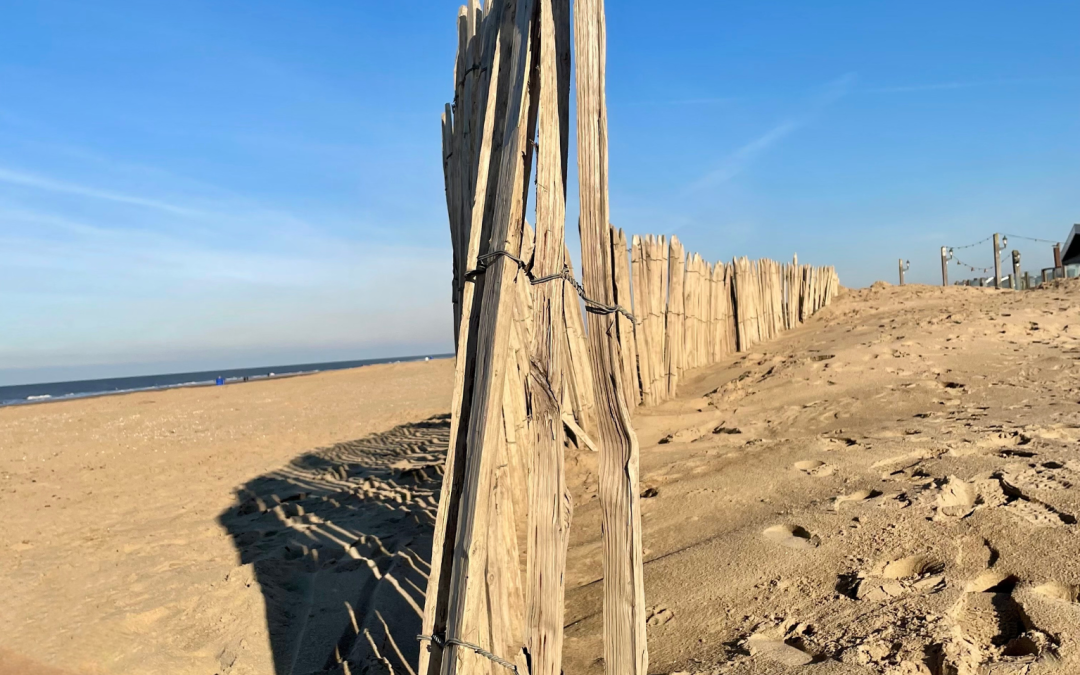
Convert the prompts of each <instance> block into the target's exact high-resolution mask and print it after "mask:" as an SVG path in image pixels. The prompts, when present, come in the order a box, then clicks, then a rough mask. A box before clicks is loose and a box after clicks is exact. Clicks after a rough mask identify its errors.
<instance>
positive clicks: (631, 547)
mask: <svg viewBox="0 0 1080 675" xmlns="http://www.w3.org/2000/svg"><path fill="white" fill-rule="evenodd" d="M604 24H605V18H604V2H603V0H575V3H574V37H575V40H576V50H575V53H576V55H577V63H576V73H577V140H578V180H579V190H578V192H579V195H580V199H581V217H580V221H579V225H578V227H579V229H580V231H581V258H582V260H581V267H582V281H583V284H582V285H583V287H584V289H585V294H586V295H587V296H588V297H589V298H591V299H592V300H594V301H595V302H598V303H601V304H604V305H609V306H611V305H613V304H614V302H615V291H614V288H613V275H612V260H611V246H610V244H609V241H610V235H609V229H608V228H609V222H610V220H609V216H608V214H609V206H608V143H607V102H606V98H605V86H606V83H605V67H606V65H605V61H606V59H607V36H606V28H605V25H604ZM588 318H589V354H590V356H591V357H592V363H593V382H594V383H595V395H596V402H597V409H598V410H603V411H604V414H601V415H598V416H597V417H598V425H597V426H598V432H597V436H596V441H597V442H598V444H599V445H600V472H599V473H600V490H599V496H600V508H601V514H602V519H603V549H604V553H603V556H604V662H605V668H606V671H607V672H608V673H609V674H610V675H646V673H647V671H648V660H649V657H648V646H647V644H646V641H645V587H644V583H643V572H642V546H641V511H640V508H639V505H638V499H639V496H638V441H637V436H636V435H635V433H634V430H633V427H631V425H630V411H629V409H628V407H627V405H626V400H625V399H624V398H623V391H625V387H624V386H623V385H622V383H621V379H622V368H621V358H620V355H619V342H618V340H617V339H616V338H615V334H614V331H612V330H611V328H612V322H613V321H614V318H613V317H612V316H611V315H610V314H599V313H596V312H595V311H594V312H590V313H589V317H588Z"/></svg>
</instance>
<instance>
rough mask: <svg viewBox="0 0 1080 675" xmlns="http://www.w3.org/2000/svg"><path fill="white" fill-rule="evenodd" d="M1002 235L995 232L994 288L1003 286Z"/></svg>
mask: <svg viewBox="0 0 1080 675" xmlns="http://www.w3.org/2000/svg"><path fill="white" fill-rule="evenodd" d="M1000 243H1001V235H1000V234H998V233H997V232H995V233H994V288H1001V246H1000Z"/></svg>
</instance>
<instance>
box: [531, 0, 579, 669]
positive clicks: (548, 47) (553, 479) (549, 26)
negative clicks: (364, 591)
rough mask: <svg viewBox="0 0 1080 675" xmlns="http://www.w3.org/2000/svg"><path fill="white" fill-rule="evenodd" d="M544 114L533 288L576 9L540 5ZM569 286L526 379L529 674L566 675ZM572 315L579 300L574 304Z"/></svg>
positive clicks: (546, 297)
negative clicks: (564, 406) (565, 428)
mask: <svg viewBox="0 0 1080 675" xmlns="http://www.w3.org/2000/svg"><path fill="white" fill-rule="evenodd" d="M539 24H540V25H539V31H538V32H539V44H538V49H537V50H536V51H537V52H538V55H539V58H538V61H539V78H538V83H537V84H538V94H539V110H538V139H539V142H538V144H537V145H538V150H537V156H536V184H537V191H536V194H537V199H536V243H535V247H534V253H533V259H532V275H533V278H534V279H543V278H545V277H546V278H551V277H554V276H555V275H557V274H559V273H560V272H562V271H563V270H564V269H566V264H565V263H566V241H565V236H564V232H565V224H566V168H567V157H568V148H569V146H568V137H567V130H568V125H569V104H568V100H569V94H570V2H569V0H540V11H539ZM567 287H569V284H568V283H566V281H565V280H563V279H553V280H551V281H547V282H543V283H540V284H537V286H536V287H535V291H534V292H535V297H534V306H533V315H532V321H533V339H532V344H531V350H530V351H531V355H530V359H529V361H530V368H529V378H528V391H529V405H530V412H531V421H530V431H531V436H530V439H529V440H530V441H531V443H530V447H529V450H530V451H531V453H530V456H529V458H530V462H529V472H528V476H529V480H528V488H527V494H528V511H527V512H528V527H527V542H528V544H527V547H528V549H527V550H528V553H527V563H526V574H525V601H526V622H525V644H526V647H527V648H528V650H529V657H530V658H529V661H530V666H531V675H560V673H561V672H562V647H563V623H564V622H563V616H564V606H565V576H566V575H565V570H566V549H567V544H568V543H569V541H570V520H571V513H572V505H571V500H570V492H569V490H568V489H567V487H566V470H565V464H566V462H565V457H564V442H565V434H564V431H563V415H562V403H563V400H564V393H563V387H564V379H565V378H564V370H563V369H564V363H563V359H562V357H563V355H564V353H565V352H566V350H565V349H564V345H568V342H567V335H566V313H565V310H564V307H563V303H564V302H565V300H566V293H565V290H566V288H567ZM571 298H572V301H573V303H574V309H575V310H576V309H577V297H576V296H574V295H571Z"/></svg>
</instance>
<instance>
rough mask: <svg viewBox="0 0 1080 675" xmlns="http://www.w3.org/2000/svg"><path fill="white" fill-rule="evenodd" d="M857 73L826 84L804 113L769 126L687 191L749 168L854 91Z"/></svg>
mask: <svg viewBox="0 0 1080 675" xmlns="http://www.w3.org/2000/svg"><path fill="white" fill-rule="evenodd" d="M855 80H856V76H855V74H854V73H848V74H846V75H844V76H842V77H839V78H837V79H835V80H833V81H832V82H829V83H828V84H827V85H825V87H824V89H823V90H822V92H821V94H819V95H818V96H817V97H816V99H815V100H814V101H813V102H812V103H811V105H810V107H809V109H808V110H807V111H806V112H804V113H803V114H801V115H799V116H797V117H792V118H789V119H787V120H784V121H783V122H781V123H780V124H778V125H776V126H774V127H773V128H772V129H769V130H768V131H766V132H765V133H764V134H762V135H760V136H758V137H757V138H755V139H753V140H751V141H750V142H748V143H746V144H745V145H743V146H741V147H740V148H738V149H737V150H735V151H734V152H732V153H731V154H729V155H728V156H727V157H725V158H724V159H723V160H722V161H721V162H720V164H719V166H718V167H717V168H716V169H713V170H712V171H710V172H709V173H707V174H705V175H704V176H702V177H701V178H700V179H698V180H696V181H694V182H693V183H691V185H690V186H689V187H688V188H687V192H697V191H699V190H702V189H705V188H708V187H714V186H716V185H720V184H722V183H726V182H728V181H730V180H731V179H733V178H735V177H736V176H738V175H739V174H740V173H742V172H743V171H745V170H746V168H747V167H748V166H750V164H752V163H753V161H754V160H755V159H757V158H758V157H760V156H761V155H763V154H765V153H766V152H767V151H768V150H769V149H771V148H772V147H774V146H775V145H777V144H778V143H780V142H781V141H782V140H784V139H785V138H787V137H788V136H790V135H791V134H793V133H794V132H796V131H798V130H799V129H800V128H802V127H804V126H806V125H807V124H809V123H810V122H812V121H813V120H814V118H816V117H817V116H818V115H819V114H820V113H821V112H822V111H823V110H825V109H826V108H828V107H829V106H831V105H832V104H834V103H836V102H837V101H838V100H840V99H841V98H843V97H844V96H846V95H847V94H848V92H850V91H851V89H852V87H853V86H854V83H855Z"/></svg>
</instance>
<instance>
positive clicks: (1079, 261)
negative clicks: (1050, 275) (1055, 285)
mask: <svg viewBox="0 0 1080 675" xmlns="http://www.w3.org/2000/svg"><path fill="white" fill-rule="evenodd" d="M1078 234H1080V225H1073V228H1072V232H1069V238H1068V239H1066V240H1065V245H1064V246H1062V247H1061V264H1062V265H1065V266H1068V265H1080V236H1078Z"/></svg>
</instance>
